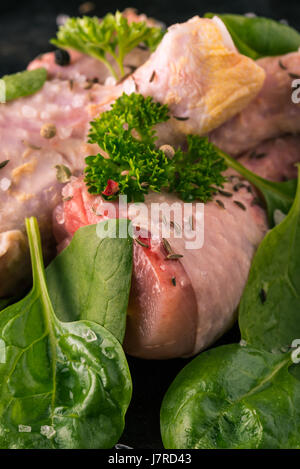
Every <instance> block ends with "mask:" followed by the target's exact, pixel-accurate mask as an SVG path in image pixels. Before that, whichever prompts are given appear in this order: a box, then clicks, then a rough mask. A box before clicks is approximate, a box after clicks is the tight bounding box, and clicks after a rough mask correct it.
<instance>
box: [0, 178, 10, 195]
mask: <svg viewBox="0 0 300 469" xmlns="http://www.w3.org/2000/svg"><path fill="white" fill-rule="evenodd" d="M10 186H11V180H10V179H8V178H2V179H1V181H0V189H1V190H2V191H4V192H5V191H7V190H8V189H9V188H10Z"/></svg>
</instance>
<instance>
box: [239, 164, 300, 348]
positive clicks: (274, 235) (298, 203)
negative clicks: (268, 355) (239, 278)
mask: <svg viewBox="0 0 300 469" xmlns="http://www.w3.org/2000/svg"><path fill="white" fill-rule="evenodd" d="M298 172H299V177H298V189H297V194H296V197H295V201H294V203H293V206H292V208H291V210H290V212H289V214H288V215H287V217H286V218H285V219H284V220H283V221H282V222H281V223H280V224H279V225H278V226H276V227H275V228H274V229H273V230H271V231H270V232H269V233H268V234H267V235H266V237H265V239H264V240H263V241H262V243H261V244H260V246H259V248H258V251H257V253H256V255H255V257H254V260H253V263H252V266H251V270H250V274H249V278H248V282H247V285H246V288H245V290H244V293H243V296H242V299H241V304H240V309H239V324H240V329H241V334H242V338H243V339H244V340H246V342H247V343H249V344H250V345H253V346H254V347H258V348H264V349H266V350H269V351H271V350H273V349H280V348H282V347H288V346H290V345H291V343H292V341H293V339H300V166H298Z"/></svg>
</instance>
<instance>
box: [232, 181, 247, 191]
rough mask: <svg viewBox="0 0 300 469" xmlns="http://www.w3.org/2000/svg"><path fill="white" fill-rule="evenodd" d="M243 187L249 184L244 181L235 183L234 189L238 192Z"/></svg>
mask: <svg viewBox="0 0 300 469" xmlns="http://www.w3.org/2000/svg"><path fill="white" fill-rule="evenodd" d="M242 187H245V188H247V185H246V184H244V183H243V182H238V183H237V184H235V185H234V186H233V190H234V192H238V191H239V189H242Z"/></svg>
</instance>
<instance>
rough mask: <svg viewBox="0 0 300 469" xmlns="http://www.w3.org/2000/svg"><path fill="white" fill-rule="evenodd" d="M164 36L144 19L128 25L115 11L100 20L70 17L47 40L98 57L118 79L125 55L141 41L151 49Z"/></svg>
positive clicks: (122, 71)
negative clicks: (50, 38)
mask: <svg viewBox="0 0 300 469" xmlns="http://www.w3.org/2000/svg"><path fill="white" fill-rule="evenodd" d="M163 35H164V32H163V30H162V29H161V28H156V27H150V26H148V25H147V24H146V23H145V22H144V21H140V22H137V23H131V24H129V23H128V20H127V18H125V17H124V16H123V15H122V14H121V13H120V12H119V11H117V12H116V13H115V14H114V15H113V14H111V13H109V14H107V15H106V16H105V17H104V18H103V19H102V21H101V22H100V21H99V18H97V17H93V18H91V17H89V16H84V17H82V18H69V19H68V20H67V21H66V23H65V24H64V25H62V26H60V28H59V30H58V32H57V38H56V39H52V40H51V41H50V42H51V43H52V44H54V45H56V46H58V47H61V48H70V49H75V50H78V51H79V52H82V53H84V54H87V55H90V56H92V57H95V58H96V59H99V60H101V61H102V62H103V63H104V64H105V65H106V67H107V68H108V69H109V71H110V73H111V74H112V75H113V76H114V77H115V78H116V79H119V78H121V77H123V76H124V75H125V71H124V58H125V56H126V55H127V54H128V53H129V52H130V51H131V50H132V49H134V48H135V47H137V46H138V45H139V44H141V43H143V44H144V45H145V46H147V47H149V49H150V50H154V49H155V48H156V47H157V45H158V44H159V42H160V41H161V39H162V37H163ZM109 56H110V57H111V58H112V59H113V62H114V65H112V64H111V61H110V60H109ZM116 69H117V70H116Z"/></svg>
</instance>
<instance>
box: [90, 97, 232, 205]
mask: <svg viewBox="0 0 300 469" xmlns="http://www.w3.org/2000/svg"><path fill="white" fill-rule="evenodd" d="M168 118H169V116H168V108H167V106H165V105H161V104H159V103H156V102H154V101H153V99H152V98H151V97H147V98H144V97H143V96H142V95H139V94H135V93H133V94H131V95H129V96H128V95H126V94H123V95H122V96H121V97H120V98H118V99H117V101H116V102H115V103H114V104H113V105H112V109H111V110H110V111H106V112H104V113H103V114H101V116H100V117H99V118H97V119H95V120H94V121H93V122H92V123H91V131H90V134H89V142H90V143H97V144H98V145H99V146H100V147H101V148H102V150H103V151H104V152H105V153H106V155H107V156H108V158H104V157H103V156H102V155H101V154H99V153H98V154H97V155H94V156H88V157H87V158H86V168H85V182H86V184H87V186H88V188H89V192H91V193H94V194H104V196H105V197H107V198H108V199H114V198H116V197H117V196H118V195H120V194H126V195H127V197H128V199H129V201H132V200H133V201H143V200H144V195H145V194H147V193H148V192H149V191H150V190H151V191H154V192H160V191H161V190H163V189H165V190H169V191H172V192H176V193H177V194H178V195H179V197H180V198H181V199H182V200H184V201H193V200H195V199H198V200H200V201H202V202H207V201H208V200H211V198H212V196H213V194H214V193H215V190H216V186H219V187H222V185H223V183H224V182H225V180H226V179H225V177H224V176H223V175H222V172H223V171H224V170H225V169H226V168H227V166H226V163H225V162H224V160H223V158H222V156H220V155H219V153H218V151H217V150H216V149H215V147H214V146H213V145H212V144H210V143H209V142H208V140H207V138H201V137H198V136H195V135H193V136H188V138H187V142H188V149H187V151H186V152H183V151H182V150H176V151H174V156H173V158H168V157H167V155H166V154H165V153H164V152H163V150H162V149H158V148H157V147H156V146H155V140H156V133H155V130H154V126H155V125H156V124H159V123H162V122H165V121H167V120H168ZM109 181H110V182H113V183H114V191H113V192H112V193H110V192H108V191H107V190H106V188H107V187H108V182H109Z"/></svg>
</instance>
